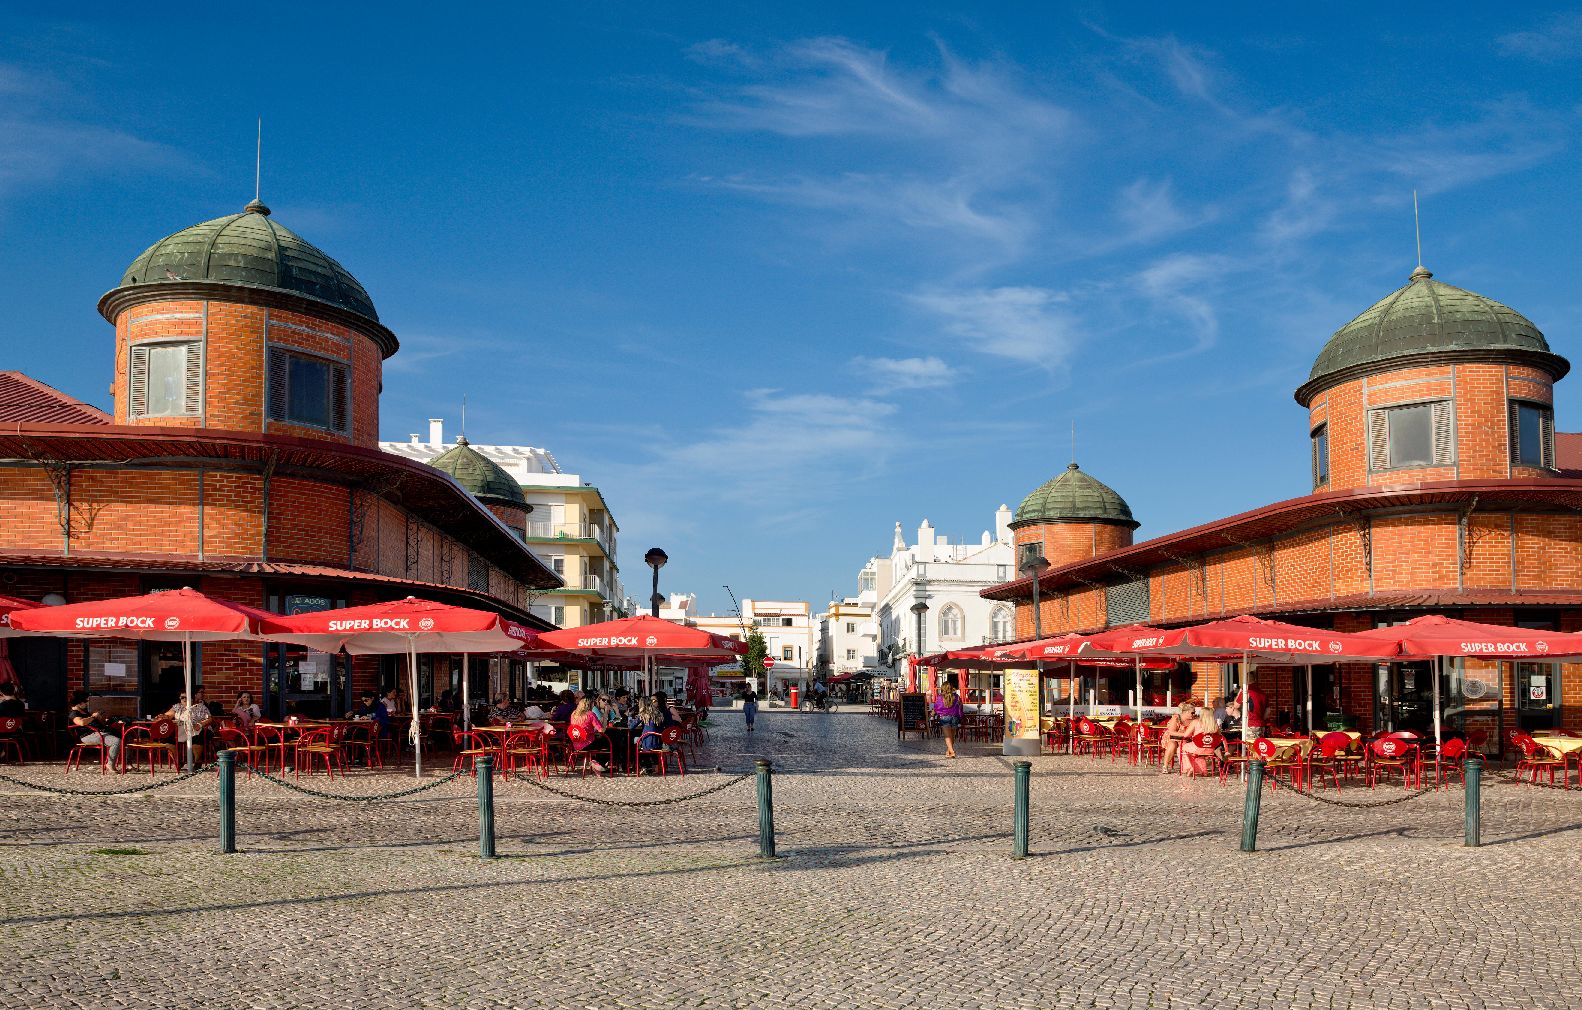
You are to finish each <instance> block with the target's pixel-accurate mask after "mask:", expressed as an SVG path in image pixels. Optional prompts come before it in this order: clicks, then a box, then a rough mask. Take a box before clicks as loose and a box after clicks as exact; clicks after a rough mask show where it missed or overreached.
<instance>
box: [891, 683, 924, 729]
mask: <svg viewBox="0 0 1582 1010" xmlns="http://www.w3.org/2000/svg"><path fill="white" fill-rule="evenodd" d="M900 701H901V703H900V704H899V705H897V706H896V709H895V711H896V725H895V735H896V736H897V737H902V736H905V735H906V734H907V733H914V732H915V733H926V732H927V731H928V696H927V695H926V694H924V693H923V692H921V691H906V692H903V693H902V694H901V698H900Z"/></svg>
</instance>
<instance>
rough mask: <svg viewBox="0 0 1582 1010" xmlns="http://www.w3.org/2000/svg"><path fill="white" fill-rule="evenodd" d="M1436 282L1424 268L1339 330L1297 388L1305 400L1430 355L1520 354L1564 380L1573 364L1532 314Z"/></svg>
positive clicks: (1475, 357) (1476, 357) (1504, 356)
mask: <svg viewBox="0 0 1582 1010" xmlns="http://www.w3.org/2000/svg"><path fill="white" fill-rule="evenodd" d="M1433 277H1434V275H1433V274H1432V273H1430V272H1429V271H1428V270H1427V269H1426V268H1424V267H1421V266H1420V267H1418V268H1417V269H1416V270H1414V271H1412V276H1411V279H1410V280H1409V281H1408V282H1407V284H1406V286H1405V287H1404V288H1401V289H1400V290H1398V291H1396V292H1394V293H1393V294H1391V295H1389V296H1388V297H1386V298H1384V299H1382V300H1381V301H1378V302H1375V303H1374V304H1373V305H1372V306H1371V307H1369V308H1368V310H1367V311H1365V312H1363V313H1362V314H1361V315H1360V316H1358V317H1357V318H1355V319H1353V320H1352V321H1351V322H1349V323H1347V324H1346V325H1345V326H1342V327H1341V328H1340V329H1338V330H1336V331H1335V335H1334V336H1332V337H1330V338H1329V343H1327V344H1325V345H1324V349H1323V350H1322V351H1321V352H1319V355H1318V360H1317V361H1315V362H1313V371H1312V372H1311V373H1310V374H1309V376H1308V379H1307V381H1306V382H1304V383H1303V384H1302V386H1301V388H1300V389H1298V390H1297V391H1296V399H1297V402H1299V403H1301V404H1303V405H1304V406H1306V405H1307V403H1308V402H1309V401H1310V400H1311V399H1312V397H1313V396H1314V394H1316V393H1317V392H1319V390H1321V389H1324V388H1325V387H1327V386H1331V385H1334V384H1335V383H1337V382H1344V381H1346V380H1347V379H1350V378H1353V377H1355V376H1358V375H1362V374H1364V373H1366V372H1370V371H1377V370H1378V366H1380V365H1382V364H1384V363H1385V362H1391V363H1397V362H1399V363H1403V364H1404V363H1406V360H1407V359H1417V358H1424V357H1426V356H1429V355H1433V356H1436V357H1441V358H1449V359H1458V360H1479V359H1493V358H1501V359H1509V358H1511V357H1516V358H1518V359H1526V360H1527V361H1530V362H1531V363H1533V364H1535V365H1537V366H1538V367H1540V368H1543V369H1544V370H1546V371H1548V372H1550V373H1552V374H1553V375H1554V377H1555V378H1556V379H1558V378H1560V377H1561V376H1563V375H1565V374H1566V372H1568V371H1570V369H1571V365H1570V362H1568V361H1566V359H1565V358H1562V357H1561V356H1560V355H1558V354H1555V353H1554V352H1552V351H1551V350H1550V349H1549V342H1548V341H1547V340H1545V339H1544V335H1543V334H1542V333H1541V332H1539V330H1538V327H1536V326H1534V325H1533V324H1532V321H1531V320H1529V319H1528V318H1527V317H1526V316H1524V315H1522V314H1521V313H1520V312H1517V311H1516V310H1515V309H1512V308H1510V307H1509V306H1506V305H1502V304H1500V303H1499V302H1497V301H1495V300H1494V299H1492V298H1485V297H1483V296H1482V295H1480V294H1477V293H1475V292H1472V291H1467V290H1465V289H1463V288H1458V287H1455V286H1453V285H1450V284H1446V283H1444V282H1443V281H1436V280H1434V279H1433ZM1430 360H1431V359H1430Z"/></svg>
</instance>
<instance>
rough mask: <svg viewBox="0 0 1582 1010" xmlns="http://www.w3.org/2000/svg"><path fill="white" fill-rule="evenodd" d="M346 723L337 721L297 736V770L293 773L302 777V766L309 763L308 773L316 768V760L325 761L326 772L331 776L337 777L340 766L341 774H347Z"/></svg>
mask: <svg viewBox="0 0 1582 1010" xmlns="http://www.w3.org/2000/svg"><path fill="white" fill-rule="evenodd" d="M345 743H346V724H345V723H335V724H334V725H333V726H320V727H319V728H317V729H310V730H308V731H307V732H306V733H304V734H302V735H301V736H300V737H298V738H297V745H296V748H295V749H294V754H295V755H296V756H295V758H294V761H295V764H296V770H295V771H294V772H293V774H294V775H295V776H296V777H297V778H299V779H300V778H301V777H302V767H303V765H304V763H305V764H306V765H307V769H308V774H309V775H312V774H313V773H314V770H315V762H318V761H322V762H323V763H324V773H325V774H326V775H328V776H329V777H330V778H334V777H335V769H336V768H339V769H340V770H341V774H342V775H345V774H346V750H345Z"/></svg>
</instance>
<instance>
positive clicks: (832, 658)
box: [818, 596, 879, 676]
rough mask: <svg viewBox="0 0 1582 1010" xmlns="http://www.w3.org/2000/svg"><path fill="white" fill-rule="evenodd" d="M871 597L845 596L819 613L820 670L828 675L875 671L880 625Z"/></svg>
mask: <svg viewBox="0 0 1582 1010" xmlns="http://www.w3.org/2000/svg"><path fill="white" fill-rule="evenodd" d="M873 607H874V601H873V600H868V601H866V602H864V601H863V600H861V599H860V598H859V597H856V596H848V597H846V598H845V599H843V600H840V601H838V602H835V603H831V604H830V605H829V609H828V610H826V611H825V612H824V613H822V614H820V615H818V628H819V656H818V668H819V670H820V672H822V673H824V674H826V675H829V676H839V675H841V674H847V673H862V672H864V671H866V672H868V673H872V674H877V673H878V670H877V669H876V668H877V667H878V665H879V626H878V624H877V623H876V622H875V621H874V619H873Z"/></svg>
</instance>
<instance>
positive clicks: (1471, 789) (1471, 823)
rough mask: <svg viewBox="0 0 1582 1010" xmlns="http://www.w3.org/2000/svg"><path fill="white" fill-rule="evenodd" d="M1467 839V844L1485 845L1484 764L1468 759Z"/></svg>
mask: <svg viewBox="0 0 1582 1010" xmlns="http://www.w3.org/2000/svg"><path fill="white" fill-rule="evenodd" d="M1466 772H1467V838H1466V842H1465V844H1466V845H1467V846H1468V847H1470V848H1477V847H1478V846H1480V845H1482V844H1483V762H1482V761H1480V760H1478V759H1477V758H1467V764H1466Z"/></svg>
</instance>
